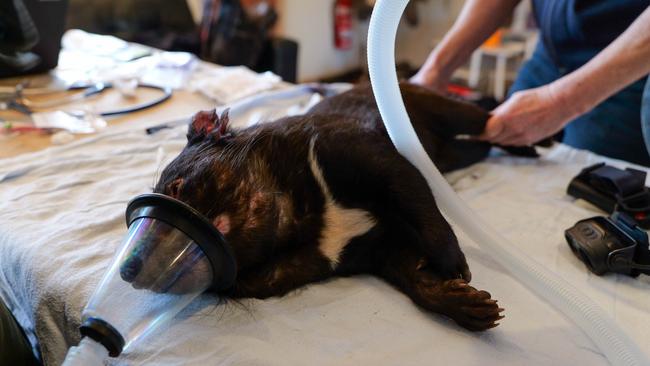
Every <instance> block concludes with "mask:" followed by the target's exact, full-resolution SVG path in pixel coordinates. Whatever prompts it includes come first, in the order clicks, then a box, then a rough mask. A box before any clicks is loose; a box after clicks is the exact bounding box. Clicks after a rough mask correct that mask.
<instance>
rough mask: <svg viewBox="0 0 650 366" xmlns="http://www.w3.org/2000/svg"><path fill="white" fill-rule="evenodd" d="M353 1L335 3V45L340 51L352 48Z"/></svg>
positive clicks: (338, 0) (337, 0)
mask: <svg viewBox="0 0 650 366" xmlns="http://www.w3.org/2000/svg"><path fill="white" fill-rule="evenodd" d="M352 41H353V33H352V0H336V2H335V3H334V45H335V46H336V48H338V49H339V50H349V49H351V48H352Z"/></svg>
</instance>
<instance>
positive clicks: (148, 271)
mask: <svg viewBox="0 0 650 366" xmlns="http://www.w3.org/2000/svg"><path fill="white" fill-rule="evenodd" d="M131 228H132V229H131V230H130V235H129V237H130V242H129V243H128V244H129V245H128V247H127V248H126V249H125V251H124V256H123V258H120V260H119V263H120V266H119V272H120V278H121V279H122V280H123V281H125V282H128V283H130V284H131V286H133V288H134V289H137V290H150V291H153V292H156V293H161V294H164V293H168V294H175V295H182V294H188V293H193V292H197V291H200V292H203V291H204V290H206V289H207V288H208V287H209V286H210V284H212V268H211V266H210V262H209V260H208V259H207V258H206V257H205V254H204V253H203V251H202V250H201V248H200V247H199V246H198V245H196V243H194V241H193V240H192V239H190V238H189V237H188V236H187V235H186V234H185V233H183V232H182V231H180V230H178V229H175V228H174V227H173V226H171V225H169V224H167V223H165V222H163V221H158V220H155V219H151V218H141V219H138V220H137V221H136V222H134V223H133V224H132V225H131Z"/></svg>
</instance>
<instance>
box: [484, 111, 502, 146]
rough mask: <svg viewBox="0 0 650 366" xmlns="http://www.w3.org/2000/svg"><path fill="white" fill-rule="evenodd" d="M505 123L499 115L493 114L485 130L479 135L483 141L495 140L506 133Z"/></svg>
mask: <svg viewBox="0 0 650 366" xmlns="http://www.w3.org/2000/svg"><path fill="white" fill-rule="evenodd" d="M504 127H505V126H504V124H503V121H502V120H501V118H500V117H499V115H498V114H497V115H493V116H492V117H490V119H489V120H488V121H487V123H486V124H485V130H484V131H483V133H482V134H480V135H479V136H478V139H479V140H481V141H490V142H491V141H493V140H494V139H496V138H498V137H499V136H500V135H501V134H502V133H504Z"/></svg>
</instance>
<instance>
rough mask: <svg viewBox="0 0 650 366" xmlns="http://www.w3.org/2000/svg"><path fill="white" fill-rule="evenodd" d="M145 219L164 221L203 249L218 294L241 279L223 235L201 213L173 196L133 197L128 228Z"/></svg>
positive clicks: (128, 213) (128, 208)
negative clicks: (236, 279)
mask: <svg viewBox="0 0 650 366" xmlns="http://www.w3.org/2000/svg"><path fill="white" fill-rule="evenodd" d="M141 218H152V219H155V220H160V221H163V222H165V223H166V224H168V225H171V226H173V227H174V228H176V229H178V230H180V231H182V232H183V233H184V234H185V235H187V236H188V237H189V238H190V239H192V240H193V241H194V242H195V243H196V244H197V245H198V246H199V248H201V250H202V251H203V253H204V254H205V256H206V257H207V258H208V261H209V262H210V265H211V266H212V275H213V277H212V285H211V287H210V290H212V291H215V292H220V291H225V290H228V289H230V288H231V287H232V286H233V285H234V283H235V278H236V276H237V262H236V261H235V256H234V254H233V251H232V248H231V247H230V245H228V243H227V242H226V239H225V238H224V237H223V235H222V234H221V233H220V232H219V230H217V229H216V228H215V227H214V225H212V223H210V221H208V219H206V218H205V216H203V215H202V214H201V213H200V212H198V211H197V210H195V209H194V208H192V207H191V206H189V205H187V204H186V203H184V202H182V201H179V200H177V199H174V198H172V197H169V196H166V195H163V194H159V193H147V194H142V195H139V196H136V197H135V198H133V199H132V200H131V201H130V202H129V204H128V205H127V207H126V225H127V227H131V224H133V222H135V221H136V220H138V219H141Z"/></svg>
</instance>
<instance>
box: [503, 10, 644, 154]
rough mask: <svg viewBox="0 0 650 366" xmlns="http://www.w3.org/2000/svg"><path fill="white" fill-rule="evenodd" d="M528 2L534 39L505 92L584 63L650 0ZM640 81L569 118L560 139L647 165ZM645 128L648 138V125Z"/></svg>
mask: <svg viewBox="0 0 650 366" xmlns="http://www.w3.org/2000/svg"><path fill="white" fill-rule="evenodd" d="M533 4H534V9H535V16H536V19H537V23H538V25H539V28H540V34H541V37H540V42H539V44H538V45H537V48H536V50H535V52H534V54H533V57H532V58H531V59H530V60H529V61H528V62H526V63H525V64H524V66H523V67H522V69H521V71H520V73H519V75H518V77H517V80H516V81H515V83H514V85H513V86H512V88H511V89H510V94H512V93H514V92H515V91H519V90H524V89H530V88H535V87H538V86H542V85H546V84H548V83H550V82H552V81H554V80H557V79H558V78H560V77H562V76H564V75H566V74H568V73H570V72H572V71H574V70H576V69H578V68H579V67H581V66H582V65H584V64H585V63H587V62H588V61H589V60H591V59H592V58H593V57H594V56H596V55H597V54H598V53H599V52H600V51H602V50H603V49H604V48H605V47H607V46H608V45H609V44H610V43H611V42H612V41H614V40H615V39H616V38H617V37H618V36H619V35H620V34H621V33H623V32H624V31H625V30H626V29H627V27H629V25H630V24H631V23H632V22H634V20H635V19H636V18H637V17H638V16H639V15H640V14H641V13H642V12H643V11H644V10H645V9H646V8H647V7H648V6H649V5H650V0H533ZM645 85H646V78H645V77H644V78H643V79H641V80H638V81H637V82H635V83H633V84H632V85H629V86H628V87H627V88H625V89H624V90H622V91H621V92H619V93H617V94H615V95H613V96H611V97H610V98H608V99H607V100H605V101H604V102H602V103H601V104H599V105H598V106H596V107H595V108H594V109H593V110H591V111H589V112H588V113H586V114H584V115H582V116H580V117H578V118H577V119H575V120H574V121H571V122H570V123H569V124H568V125H567V126H566V127H565V129H564V137H563V140H562V142H564V143H566V144H568V145H571V146H574V147H576V148H579V149H587V150H591V151H593V152H595V153H597V154H601V155H605V156H610V157H613V158H618V159H624V160H628V161H631V162H635V163H638V164H643V165H646V166H650V155H649V154H648V150H646V147H645V143H644V138H643V132H642V127H641V100H642V97H643V93H644V88H645ZM649 93H650V92H649ZM648 98H650V96H648ZM646 130H647V136H648V141H649V142H650V126H649V127H648V128H647V129H644V130H643V131H646Z"/></svg>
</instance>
